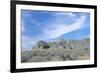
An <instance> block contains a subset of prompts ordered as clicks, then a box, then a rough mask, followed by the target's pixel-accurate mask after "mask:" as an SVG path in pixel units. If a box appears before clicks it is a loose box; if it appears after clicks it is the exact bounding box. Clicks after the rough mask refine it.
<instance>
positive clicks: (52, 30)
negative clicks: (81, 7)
mask: <svg viewBox="0 0 100 73" xmlns="http://www.w3.org/2000/svg"><path fill="white" fill-rule="evenodd" d="M84 21H85V16H81V17H80V18H78V19H77V21H76V22H75V23H73V24H70V25H67V24H59V25H57V24H54V25H52V27H48V28H45V29H44V30H43V32H44V35H45V36H47V37H48V39H53V38H57V37H60V36H62V35H63V34H67V33H69V32H72V31H75V30H78V29H81V28H83V27H84V24H83V23H84Z"/></svg>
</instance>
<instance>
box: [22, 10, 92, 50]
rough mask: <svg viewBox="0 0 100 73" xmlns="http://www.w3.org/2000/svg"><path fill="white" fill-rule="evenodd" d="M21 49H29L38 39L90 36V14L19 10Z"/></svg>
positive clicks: (69, 38)
mask: <svg viewBox="0 0 100 73" xmlns="http://www.w3.org/2000/svg"><path fill="white" fill-rule="evenodd" d="M21 25H22V50H29V49H31V48H32V46H33V45H34V44H35V43H36V42H37V41H39V40H44V41H52V40H55V39H59V38H64V39H66V40H79V39H83V38H86V37H89V36H90V14H89V13H80V12H60V11H58V12H56V11H36V10H21Z"/></svg>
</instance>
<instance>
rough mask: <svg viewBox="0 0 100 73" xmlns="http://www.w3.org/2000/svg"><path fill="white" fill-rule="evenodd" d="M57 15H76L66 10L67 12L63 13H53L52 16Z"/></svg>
mask: <svg viewBox="0 0 100 73" xmlns="http://www.w3.org/2000/svg"><path fill="white" fill-rule="evenodd" d="M58 15H59V16H60V15H61V16H62V15H64V16H66V15H67V16H71V17H76V15H75V14H74V13H72V12H69V13H68V12H67V13H66V12H65V13H55V14H54V16H58Z"/></svg>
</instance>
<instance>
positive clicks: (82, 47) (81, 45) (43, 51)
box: [21, 38, 90, 63]
mask: <svg viewBox="0 0 100 73" xmlns="http://www.w3.org/2000/svg"><path fill="white" fill-rule="evenodd" d="M89 42H90V40H89V39H87V38H86V39H83V40H64V39H61V40H57V41H54V42H44V41H39V42H38V43H37V44H36V45H35V46H33V48H32V50H31V51H24V52H22V55H21V62H22V63H27V62H47V61H67V60H87V59H89V57H90V43H89Z"/></svg>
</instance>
